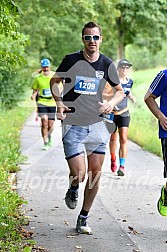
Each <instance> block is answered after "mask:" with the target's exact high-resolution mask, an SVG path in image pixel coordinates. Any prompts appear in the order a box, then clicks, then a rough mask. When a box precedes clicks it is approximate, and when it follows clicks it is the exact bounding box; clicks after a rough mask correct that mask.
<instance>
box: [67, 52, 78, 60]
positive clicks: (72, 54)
mask: <svg viewBox="0 0 167 252" xmlns="http://www.w3.org/2000/svg"><path fill="white" fill-rule="evenodd" d="M81 55H82V51H76V52H73V53H69V54H67V55H65V58H70V59H71V58H80V57H81Z"/></svg>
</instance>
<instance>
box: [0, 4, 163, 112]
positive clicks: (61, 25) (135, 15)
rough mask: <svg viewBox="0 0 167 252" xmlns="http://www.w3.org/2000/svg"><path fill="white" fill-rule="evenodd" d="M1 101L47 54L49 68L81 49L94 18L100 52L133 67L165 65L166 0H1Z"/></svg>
mask: <svg viewBox="0 0 167 252" xmlns="http://www.w3.org/2000/svg"><path fill="white" fill-rule="evenodd" d="M0 21H1V22H0V30H1V33H0V99H1V100H0V105H1V106H3V107H7V108H10V107H12V106H14V105H16V104H17V102H18V100H19V99H22V97H23V95H24V93H25V91H26V90H27V88H30V85H31V78H30V77H31V73H32V71H34V69H37V68H39V61H40V59H41V58H43V57H47V58H49V59H50V60H51V62H52V67H53V70H54V69H55V67H56V66H57V65H58V64H59V63H60V61H61V59H62V58H63V56H64V55H65V54H67V53H70V52H73V51H77V50H79V49H82V41H81V30H82V27H83V26H84V24H85V23H87V22H89V21H95V22H97V23H98V24H100V25H101V27H102V30H103V43H102V45H101V52H103V53H105V54H106V55H107V56H109V57H111V58H112V59H113V60H116V59H120V58H123V57H126V58H128V59H129V60H131V61H132V62H133V68H134V69H135V70H139V69H146V68H151V67H155V66H158V65H163V66H165V65H167V46H166V43H165V42H166V38H167V29H166V24H167V1H166V0H150V1H148V0H138V1H134V0H98V1H97V0H91V1H90V0H54V1H53V0H47V1H44V0H24V1H22V0H14V1H12V0H1V6H0Z"/></svg>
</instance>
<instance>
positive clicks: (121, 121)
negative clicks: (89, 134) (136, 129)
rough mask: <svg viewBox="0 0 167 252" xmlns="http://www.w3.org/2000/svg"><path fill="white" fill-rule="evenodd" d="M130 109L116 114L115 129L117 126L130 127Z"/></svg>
mask: <svg viewBox="0 0 167 252" xmlns="http://www.w3.org/2000/svg"><path fill="white" fill-rule="evenodd" d="M127 112H128V111H126V112H124V113H123V114H121V115H114V123H115V131H116V130H117V128H118V129H119V128H122V127H129V123H130V115H129V112H128V113H127ZM115 131H114V132H115Z"/></svg>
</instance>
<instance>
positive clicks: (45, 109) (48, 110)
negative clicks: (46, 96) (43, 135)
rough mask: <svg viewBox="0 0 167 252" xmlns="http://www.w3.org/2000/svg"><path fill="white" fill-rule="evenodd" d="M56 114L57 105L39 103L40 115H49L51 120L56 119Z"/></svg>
mask: <svg viewBox="0 0 167 252" xmlns="http://www.w3.org/2000/svg"><path fill="white" fill-rule="evenodd" d="M55 114H56V106H55V107H51V106H45V105H42V104H38V115H39V117H42V116H43V115H47V116H48V119H49V120H55Z"/></svg>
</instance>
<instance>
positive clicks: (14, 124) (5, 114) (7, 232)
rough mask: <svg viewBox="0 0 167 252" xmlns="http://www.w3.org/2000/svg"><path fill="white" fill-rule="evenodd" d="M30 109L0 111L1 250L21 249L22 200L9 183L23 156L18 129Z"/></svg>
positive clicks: (12, 250) (13, 251) (13, 250)
mask: <svg viewBox="0 0 167 252" xmlns="http://www.w3.org/2000/svg"><path fill="white" fill-rule="evenodd" d="M30 111H32V108H30V109H27V108H24V107H23V108H20V107H18V108H16V109H13V110H0V117H1V119H0V121H1V123H0V132H1V134H0V143H1V144H0V206H1V207H0V248H1V251H2V252H5V251H7V252H8V251H10V252H18V251H24V249H25V248H23V247H24V246H23V242H22V237H21V234H19V232H18V231H19V227H20V225H22V224H23V221H24V217H23V216H22V214H21V211H20V206H21V205H22V204H23V203H25V201H24V200H23V199H22V198H20V197H19V196H18V194H17V192H16V190H13V189H12V187H11V185H10V183H9V175H10V173H11V172H16V171H18V170H19V164H20V162H21V161H22V160H23V159H24V157H22V156H21V152H20V130H21V128H22V125H23V123H24V122H25V120H26V118H27V116H28V115H29V114H30Z"/></svg>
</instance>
